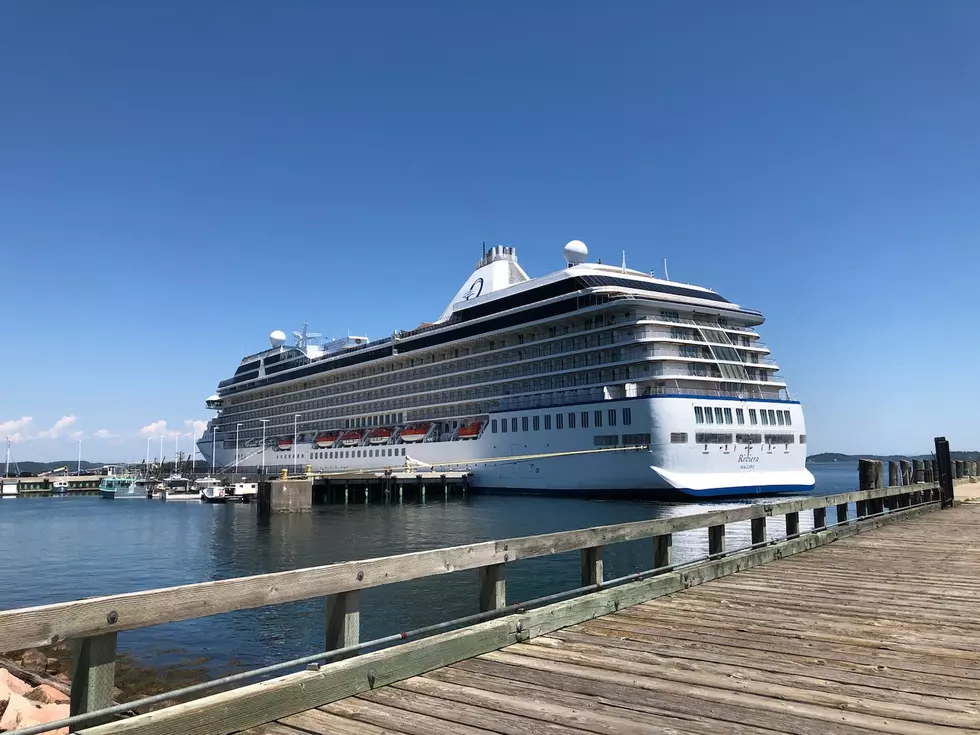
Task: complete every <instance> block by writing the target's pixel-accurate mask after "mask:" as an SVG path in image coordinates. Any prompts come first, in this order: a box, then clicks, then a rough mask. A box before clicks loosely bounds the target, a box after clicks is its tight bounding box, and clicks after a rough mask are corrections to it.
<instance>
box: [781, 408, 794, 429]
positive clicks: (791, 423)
mask: <svg viewBox="0 0 980 735" xmlns="http://www.w3.org/2000/svg"><path fill="white" fill-rule="evenodd" d="M783 413H784V414H786V425H787V426H792V425H793V417H792V416H790V413H789V411H783Z"/></svg>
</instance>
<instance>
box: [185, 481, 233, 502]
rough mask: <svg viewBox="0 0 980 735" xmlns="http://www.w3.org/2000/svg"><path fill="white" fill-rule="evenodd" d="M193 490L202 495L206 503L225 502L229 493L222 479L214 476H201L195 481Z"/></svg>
mask: <svg viewBox="0 0 980 735" xmlns="http://www.w3.org/2000/svg"><path fill="white" fill-rule="evenodd" d="M191 492H196V493H198V495H200V498H201V500H203V501H204V502H205V503H224V502H225V501H227V499H228V498H227V493H226V490H225V487H224V485H223V484H222V482H221V480H218V479H216V478H214V477H199V478H197V479H196V480H195V481H194V485H193V486H192V488H191Z"/></svg>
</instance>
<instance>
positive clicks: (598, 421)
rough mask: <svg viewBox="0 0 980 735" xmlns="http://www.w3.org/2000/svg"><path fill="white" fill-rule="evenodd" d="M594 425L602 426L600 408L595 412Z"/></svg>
mask: <svg viewBox="0 0 980 735" xmlns="http://www.w3.org/2000/svg"><path fill="white" fill-rule="evenodd" d="M595 426H596V428H597V429H598V428H599V427H600V426H602V411H601V410H600V411H596V412H595Z"/></svg>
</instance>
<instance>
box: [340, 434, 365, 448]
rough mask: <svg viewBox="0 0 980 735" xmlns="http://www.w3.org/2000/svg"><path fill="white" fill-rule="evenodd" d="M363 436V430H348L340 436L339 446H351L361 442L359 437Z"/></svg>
mask: <svg viewBox="0 0 980 735" xmlns="http://www.w3.org/2000/svg"><path fill="white" fill-rule="evenodd" d="M363 438H364V432H363V431H359V430H358V431H348V432H346V433H345V434H344V435H343V436H342V437H340V446H342V447H353V446H354V445H356V444H360V443H361V439H363Z"/></svg>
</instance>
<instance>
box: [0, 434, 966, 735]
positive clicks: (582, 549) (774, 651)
mask: <svg viewBox="0 0 980 735" xmlns="http://www.w3.org/2000/svg"><path fill="white" fill-rule="evenodd" d="M938 468H939V482H938V484H929V483H918V484H908V485H900V486H895V487H871V488H866V489H862V490H859V491H857V492H854V493H845V494H839V495H831V496H823V497H807V498H799V499H792V500H786V501H783V502H779V503H774V504H754V505H744V506H740V507H736V508H731V509H725V510H715V511H711V512H707V513H699V514H695V515H689V516H678V517H674V518H664V519H656V520H647V521H638V522H633V523H624V524H617V525H612V526H598V527H593V528H584V529H577V530H571V531H559V532H556V533H550V534H543V535H537V536H525V537H520V538H511V539H504V540H499V541H487V542H480V543H474V544H469V545H466V546H458V547H450V548H441V549H432V550H428V551H421V552H413V553H409V554H403V555H398V556H392V557H384V558H377V559H367V560H360V561H349V562H343V563H339V564H331V565H327V566H321V567H313V568H308V569H300V570H292V571H287V572H276V573H272V574H264V575H259V576H253V577H243V578H238V579H229V580H220V581H215V582H206V583H200V584H192V585H185V586H181V587H172V588H168V589H160V590H148V591H144V592H136V593H131V594H127V595H114V596H109V597H101V598H87V599H83V600H76V601H72V602H67V603H59V604H54V605H46V606H43V607H35V608H27V609H21V610H10V611H4V612H0V652H2V651H8V650H15V649H21V648H26V647H30V646H39V645H44V644H47V643H51V642H54V641H61V640H66V639H67V640H71V641H73V642H74V650H75V651H76V664H75V666H74V667H73V670H74V674H75V676H74V680H73V683H72V693H73V696H72V713H73V716H74V717H77V718H80V719H76V720H72V721H71V722H68V723H65V722H64V721H62V722H61V723H49V727H60V726H61V725H63V724H67V725H69V726H70V727H71V731H72V732H77V733H85V734H86V735H108V734H109V733H113V734H118V735H127V734H131V735H178V734H179V735H204V734H213V735H230V734H231V733H238V732H242V733H248V734H249V735H310V733H341V734H344V733H367V734H368V735H372V734H373V735H380V734H381V733H390V734H391V735H400V734H403V735H408V734H410V733H426V734H428V733H435V734H439V733H461V734H462V735H483V734H485V733H521V734H524V733H559V732H573V733H582V732H586V733H649V732H657V731H667V732H691V733H740V734H748V735H764V734H771V733H773V732H781V733H800V734H801V735H802V734H804V733H821V734H823V733H855V734H861V735H866V734H867V733H875V732H877V733H903V734H904V735H919V734H932V735H941V734H948V735H953V734H954V733H968V732H974V733H980V712H978V707H977V701H980V643H978V642H977V638H978V636H977V633H978V631H980V613H978V612H977V611H976V605H975V603H976V600H977V599H980V544H978V543H977V541H976V539H978V538H980V505H966V504H959V505H956V504H954V503H953V500H954V496H955V491H954V477H953V468H952V466H951V464H950V462H949V457H948V452H947V453H946V455H945V457H944V456H943V455H942V454H941V453H939V457H938ZM863 476H865V477H870V478H875V477H880V465H878V466H877V467H870V466H869V467H865V468H864V475H863ZM872 481H873V480H872ZM801 514H805V515H806V516H809V517H808V518H805V519H804V520H805V521H807V522H806V523H801ZM811 518H812V523H810V522H809V521H810V520H811ZM736 530H737V531H739V532H738V533H735V531H736ZM742 530H744V531H745V532H746V533H745V538H746V542H745V543H734V541H735V539H737V538H741V531H742ZM679 533H696V534H703V535H704V538H705V540H706V542H707V548H706V551H707V553H706V554H705V555H704V556H703V557H701V558H698V559H693V560H683V561H681V560H677V559H675V558H674V556H673V553H672V550H673V538H674V536H675V535H676V534H679ZM639 540H644V541H645V542H646V543H649V550H650V557H649V558H650V568H649V569H648V570H645V571H643V572H638V573H634V574H630V575H626V576H623V577H620V578H618V579H609V578H608V576H607V575H606V574H605V570H604V566H603V551H604V549H605V547H607V546H611V545H613V544H616V543H621V542H626V541H632V542H636V541H639ZM560 553H571V554H576V555H577V557H578V558H579V560H580V564H579V565H578V568H579V570H580V572H581V574H580V578H579V579H576V580H570V581H569V586H570V589H569V590H568V591H567V592H566V593H561V594H556V595H549V596H547V597H542V598H538V599H536V600H528V601H523V602H516V601H513V600H512V599H510V598H509V597H508V594H507V584H506V570H507V568H508V566H509V565H511V564H515V563H520V562H521V561H523V560H526V559H531V558H540V557H546V556H551V555H554V554H560ZM466 570H469V572H471V573H475V574H476V575H477V579H478V585H477V589H476V590H475V595H474V600H473V610H474V612H473V614H472V615H470V616H468V617H467V618H463V619H457V620H454V621H448V622H447V623H445V624H440V625H435V626H428V627H427V628H424V629H419V630H416V631H405V632H401V633H398V632H393V634H392V635H391V636H388V637H386V638H384V639H379V640H374V641H361V639H360V619H361V614H362V612H363V613H364V614H370V612H371V611H370V610H369V609H366V610H362V609H361V604H360V602H361V596H360V591H361V590H363V589H366V588H369V587H377V586H383V585H386V584H390V583H395V582H406V581H410V580H415V579H420V578H423V577H430V576H435V575H442V574H447V573H451V572H463V571H466ZM313 598H322V599H323V600H324V629H325V637H324V639H325V647H324V650H323V651H321V652H311V654H310V655H309V656H307V657H304V658H301V659H295V660H293V661H289V662H283V663H282V664H280V665H277V667H267V668H266V669H265V670H262V671H261V672H254V673H253V674H251V676H252V678H251V679H248V677H249V676H250V675H249V674H247V673H243V674H236V675H234V676H232V677H229V678H226V679H224V680H222V681H220V682H215V683H214V684H217V685H220V687H221V688H222V689H224V690H223V691H218V693H211V694H205V692H206V691H215V689H214V688H210V689H209V687H210V685H198V686H196V687H192V688H188V689H184V690H180V691H179V692H171V693H169V694H167V695H162V696H164V698H167V697H169V698H177V697H179V698H181V699H186V698H187V697H189V696H198V697H199V698H197V699H193V700H191V701H182V702H181V703H178V704H174V705H172V706H169V707H166V708H164V709H158V710H156V711H152V712H146V713H144V714H139V715H136V716H132V717H126V718H124V719H112V720H110V719H109V718H112V717H116V716H117V715H119V714H120V713H121V712H123V711H125V710H129V709H131V708H138V707H140V706H144V705H146V704H150V703H151V700H140V701H137V702H129V703H126V704H123V705H118V706H116V707H110V703H111V696H112V687H113V670H114V669H113V660H114V652H115V647H116V639H117V636H118V635H124V634H125V631H127V630H132V629H137V628H143V627H147V626H151V625H158V624H163V623H168V622H175V621H179V620H187V619H191V618H198V617H204V616H207V615H214V614H218V613H223V612H230V611H234V610H243V609H249V608H256V607H260V606H265V605H270V604H281V603H288V602H294V601H297V600H305V599H313ZM258 674H262V675H265V676H270V675H273V674H274V675H275V678H266V679H264V680H260V681H255V678H256V677H257V676H258ZM246 681H251V682H252V683H245V682H246ZM235 684H244V685H243V686H238V687H237V688H229V687H231V686H232V685H235ZM202 694H205V696H201V695H202ZM154 703H155V700H154ZM87 718H94V719H87ZM42 727H44V726H42ZM35 732H40V730H37V729H28V730H25V731H24V733H25V735H33V733H35Z"/></svg>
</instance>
